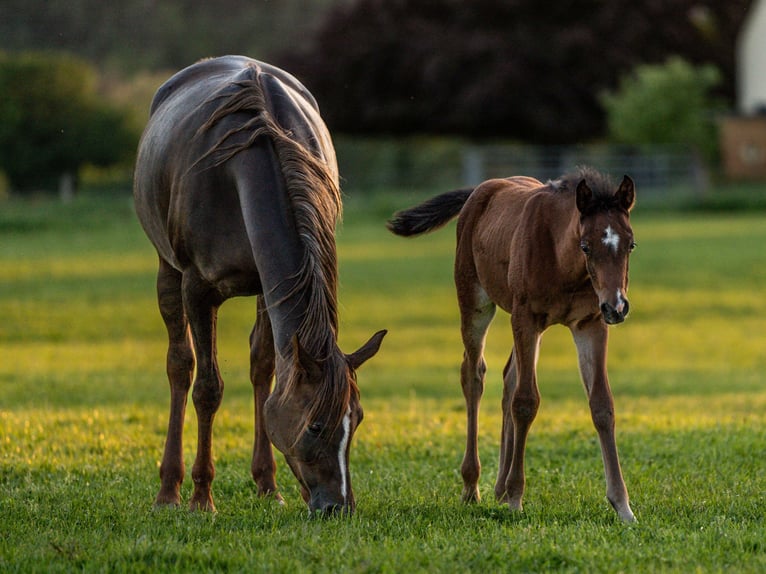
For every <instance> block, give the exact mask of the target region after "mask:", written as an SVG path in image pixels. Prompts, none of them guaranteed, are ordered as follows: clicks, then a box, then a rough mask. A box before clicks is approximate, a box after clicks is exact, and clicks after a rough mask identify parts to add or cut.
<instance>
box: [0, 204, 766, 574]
mask: <svg viewBox="0 0 766 574" xmlns="http://www.w3.org/2000/svg"><path fill="white" fill-rule="evenodd" d="M414 200H415V199H414V198H410V199H405V198H404V197H402V196H400V195H391V196H385V195H383V194H378V195H376V196H375V197H351V198H350V199H349V201H348V202H347V207H346V214H345V220H344V223H343V225H342V226H341V227H340V228H339V231H338V249H339V259H340V266H341V268H340V278H341V287H340V313H341V347H342V348H343V349H344V350H346V351H351V350H353V349H355V348H357V347H358V346H359V345H360V344H361V343H362V342H364V341H365V340H366V339H367V338H368V337H369V336H370V335H371V334H372V333H373V332H374V331H375V330H377V329H380V328H387V329H388V330H389V334H388V336H387V338H386V339H385V341H384V343H383V347H382V349H381V352H380V353H379V354H378V356H376V357H375V358H374V359H373V360H371V361H370V362H369V363H368V364H366V365H365V366H364V367H363V368H362V369H361V370H360V372H359V384H360V387H361V390H362V403H363V405H364V408H365V420H364V423H363V424H362V425H361V426H360V428H359V430H358V432H357V434H356V438H355V440H354V444H353V448H352V452H351V457H352V458H351V472H352V479H353V487H354V491H355V494H356V498H357V512H356V513H355V515H354V516H353V517H351V518H350V519H345V520H340V519H332V520H317V519H311V518H309V516H308V512H307V509H306V506H305V505H304V503H303V502H302V500H301V498H300V494H299V490H298V485H297V482H296V481H295V479H294V478H293V476H292V474H291V473H290V472H289V470H288V469H287V467H286V465H285V464H284V462H283V461H282V459H281V455H277V460H278V464H279V473H278V482H279V485H280V488H281V490H282V493H283V495H284V497H285V501H286V505H285V506H279V505H277V504H276V503H275V502H274V501H273V500H270V499H259V498H258V497H257V496H256V491H255V487H254V484H253V482H252V480H251V478H250V475H249V464H250V463H249V460H250V454H251V449H252V435H253V421H252V391H251V387H250V384H249V381H248V364H247V357H248V352H247V336H248V333H249V330H250V328H251V321H252V320H253V318H254V313H255V305H254V300H252V299H236V300H231V301H229V302H227V303H226V304H225V305H224V306H223V307H222V308H221V313H220V317H219V360H220V365H221V370H222V374H223V376H224V379H225V382H226V392H225V396H224V402H223V405H222V407H221V410H220V411H219V413H218V416H217V418H216V427H215V435H214V455H215V457H216V465H217V476H216V480H215V482H214V485H213V494H214V497H215V500H216V504H217V507H218V512H217V513H216V514H214V515H213V514H204V513H190V512H189V511H188V510H187V509H186V508H179V509H162V510H153V509H152V501H153V499H154V496H155V494H156V491H157V489H158V487H159V478H158V466H159V459H160V456H161V453H162V446H163V442H164V433H165V429H166V424H167V410H168V404H169V393H168V385H167V380H166V378H165V372H164V371H165V350H166V340H165V331H164V327H163V326H162V323H161V320H160V318H159V313H158V311H157V307H156V302H155V296H154V274H155V269H156V256H155V254H154V252H153V250H152V248H151V246H150V245H149V243H148V241H147V240H146V239H145V238H144V236H143V233H142V231H141V230H140V228H139V226H138V224H137V222H136V220H135V217H134V215H133V212H132V204H131V200H130V198H129V197H128V196H127V195H119V194H109V195H105V196H97V195H92V194H91V195H83V196H80V197H78V198H76V199H75V200H74V201H73V202H72V203H69V204H61V203H59V202H56V201H53V200H44V199H36V200H24V201H20V200H14V201H6V202H4V203H2V204H1V205H0V571H2V572H71V571H83V572H107V571H108V572H226V571H231V572H239V571H249V572H421V571H422V572H426V571H427V572H469V571H480V572H487V573H488V572H547V571H560V572H621V571H622V572H695V571H697V572H724V571H726V572H762V571H764V570H766V521H765V520H764V519H765V518H766V477H765V476H766V462H765V460H766V459H765V457H764V454H766V386H765V385H764V380H765V379H766V329H764V324H765V323H764V319H765V318H766V297H765V296H764V295H766V255H764V253H765V252H764V245H766V213H764V212H760V213H749V214H748V213H729V214H712V213H690V212H682V211H671V212H662V211H657V210H647V211H646V212H644V211H642V209H641V207H640V203H639V207H638V208H637V209H636V211H635V213H634V216H633V225H634V230H635V234H636V239H637V242H638V248H637V249H636V251H635V252H634V255H633V257H632V260H631V285H630V297H631V309H632V310H631V316H630V317H629V319H628V321H627V322H626V323H624V324H622V325H619V326H617V327H615V328H613V329H612V330H611V338H610V354H609V369H610V381H611V384H612V388H613V390H614V395H615V403H616V414H617V433H618V446H619V448H620V455H621V460H622V467H623V472H624V474H625V480H626V483H627V486H628V490H629V493H630V495H631V502H632V507H633V510H634V511H635V513H636V516H637V519H638V522H637V523H636V524H632V525H625V524H622V523H621V522H620V521H619V519H618V518H617V516H616V514H615V513H614V512H613V511H612V509H611V508H610V507H609V504H608V503H607V502H606V499H605V496H604V493H605V485H604V478H603V468H602V463H601V456H600V452H599V448H598V441H597V438H596V433H595V431H594V429H593V427H592V423H591V421H590V415H589V412H588V407H587V401H586V399H585V395H584V392H583V390H582V385H581V384H580V382H579V376H578V373H577V367H576V357H575V352H574V345H573V343H572V341H571V337H570V336H569V333H568V331H566V330H565V329H563V328H554V329H551V330H550V331H549V332H548V333H546V335H545V337H544V339H543V347H542V352H541V357H540V366H539V372H538V374H539V385H540V390H541V394H542V404H541V407H540V412H539V415H538V417H537V419H536V421H535V423H534V425H533V427H532V431H531V434H530V438H529V442H528V451H527V453H528V455H527V456H528V460H527V492H526V497H525V509H524V511H523V512H522V513H518V514H511V513H510V512H509V511H508V509H507V508H506V507H505V506H502V505H499V504H497V503H496V502H495V501H494V500H493V495H492V489H493V485H494V479H495V476H494V474H495V472H496V469H497V454H498V445H499V433H500V423H501V418H500V397H501V392H502V389H501V381H500V376H501V370H502V367H503V365H504V363H505V360H506V358H507V354H508V352H509V350H510V346H511V334H510V328H509V324H508V317H507V315H503V314H501V313H498V316H497V317H496V318H495V322H494V324H493V326H492V328H491V330H490V334H489V341H488V349H487V360H488V363H489V371H488V374H487V388H486V391H485V395H484V400H483V404H482V412H481V420H480V433H481V434H480V447H481V456H482V463H483V474H482V479H481V482H480V489H481V493H482V497H483V500H482V502H481V503H479V504H477V505H473V506H466V505H463V504H462V503H461V502H460V492H461V487H462V483H461V479H460V474H459V466H460V461H461V459H462V453H463V446H464V432H465V422H464V406H463V399H462V394H461V390H460V384H459V365H460V360H461V354H462V347H461V344H460V338H459V329H458V314H457V308H456V304H455V298H454V288H453V285H452V277H451V266H452V257H453V249H454V227H452V226H451V227H450V228H448V229H446V230H442V231H440V232H437V233H434V234H433V235H430V236H426V237H423V238H418V239H414V240H404V239H401V238H397V237H394V236H392V235H390V234H389V233H388V232H387V231H386V229H385V227H384V221H385V219H386V217H387V216H389V215H390V213H391V211H392V210H393V209H395V208H398V207H404V206H405V205H407V204H409V203H411V202H413V201H414ZM639 202H640V196H639ZM195 427H196V422H195V417H194V415H193V408H192V407H191V405H190V408H189V410H188V412H187V419H186V439H187V440H186V443H185V452H186V457H185V458H186V462H187V468H190V466H191V462H192V459H193V454H194V440H193V438H194V437H195V435H196V428H195ZM190 483H191V479H190V476H187V481H186V482H185V483H184V485H183V489H182V494H183V496H184V497H185V498H186V499H188V497H189V496H190V492H191V485H190Z"/></svg>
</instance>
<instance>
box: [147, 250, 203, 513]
mask: <svg viewBox="0 0 766 574" xmlns="http://www.w3.org/2000/svg"><path fill="white" fill-rule="evenodd" d="M157 301H158V303H159V308H160V314H161V315H162V319H163V321H164V322H165V327H166V328H167V331H168V354H167V374H168V381H169V382H170V418H169V420H168V434H167V438H166V440H165V452H164V453H163V455H162V464H161V465H160V480H161V481H162V486H161V487H160V492H159V494H157V499H156V500H155V505H168V504H170V505H179V504H181V493H180V488H181V483H182V482H183V479H184V472H185V469H184V460H183V426H184V415H185V413H186V399H187V396H188V394H189V388H190V387H191V378H192V371H193V370H194V353H193V352H192V346H191V339H190V338H189V324H188V322H187V320H186V315H185V313H184V309H183V301H182V296H181V274H180V273H179V272H178V271H176V270H175V269H173V268H172V267H171V266H170V265H169V264H167V263H166V262H165V261H163V260H160V268H159V271H158V273H157Z"/></svg>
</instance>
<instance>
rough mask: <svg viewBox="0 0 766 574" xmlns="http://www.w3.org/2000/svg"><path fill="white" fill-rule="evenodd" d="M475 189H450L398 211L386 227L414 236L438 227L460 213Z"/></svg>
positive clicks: (398, 233)
mask: <svg viewBox="0 0 766 574" xmlns="http://www.w3.org/2000/svg"><path fill="white" fill-rule="evenodd" d="M473 190H474V188H473V187H464V188H462V189H456V190H454V191H448V192H447V193H442V194H441V195H437V196H436V197H432V198H431V199H427V200H426V201H424V202H423V203H421V204H420V205H416V206H415V207H410V208H409V209H403V210H402V211H397V212H396V213H394V215H393V217H392V218H391V219H390V220H389V221H388V223H387V224H386V227H388V229H389V231H391V232H392V233H394V234H396V235H402V236H404V237H414V236H416V235H421V234H423V233H428V232H429V231H433V230H434V229H438V228H440V227H441V226H443V225H445V224H446V223H447V222H449V220H450V219H452V218H453V217H455V216H456V215H457V214H458V213H460V210H461V209H463V205H465V202H466V201H468V197H469V196H470V195H471V193H473Z"/></svg>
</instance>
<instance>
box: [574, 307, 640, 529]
mask: <svg viewBox="0 0 766 574" xmlns="http://www.w3.org/2000/svg"><path fill="white" fill-rule="evenodd" d="M572 335H573V336H574V340H575V344H576V345H577V355H578V359H579V362H580V373H581V375H582V380H583V384H584V385H585V390H586V392H587V393H588V403H589V405H590V412H591V418H592V419H593V425H594V426H595V427H596V431H597V432H598V439H599V442H600V444H601V455H602V457H603V459H604V474H605V476H606V497H607V500H609V502H610V503H611V505H612V506H613V507H614V509H615V510H616V511H617V514H618V515H619V516H620V518H622V519H623V520H624V521H625V522H633V521H634V520H635V517H634V516H633V511H632V510H631V509H630V502H629V501H628V490H627V488H626V487H625V481H624V480H623V478H622V470H621V469H620V459H619V457H618V455H617V441H616V439H615V432H614V400H613V399H612V391H611V389H610V388H609V380H608V379H607V374H606V346H607V345H606V344H607V337H608V331H607V327H606V325H605V324H604V323H602V322H601V320H600V319H598V320H596V321H592V322H590V323H588V324H586V325H580V326H578V327H575V328H572Z"/></svg>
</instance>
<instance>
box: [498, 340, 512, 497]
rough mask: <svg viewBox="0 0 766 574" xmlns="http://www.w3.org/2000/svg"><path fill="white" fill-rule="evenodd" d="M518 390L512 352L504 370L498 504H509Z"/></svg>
mask: <svg viewBox="0 0 766 574" xmlns="http://www.w3.org/2000/svg"><path fill="white" fill-rule="evenodd" d="M515 390H516V357H515V351H513V350H511V356H510V357H508V362H507V363H506V364H505V368H504V369H503V430H502V434H501V435H500V463H499V464H498V470H497V481H496V482H495V498H496V499H497V501H498V502H507V501H508V493H507V491H506V489H505V481H506V479H507V478H508V472H509V471H510V470H511V460H512V459H513V414H512V413H511V399H513V393H514V391H515Z"/></svg>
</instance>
